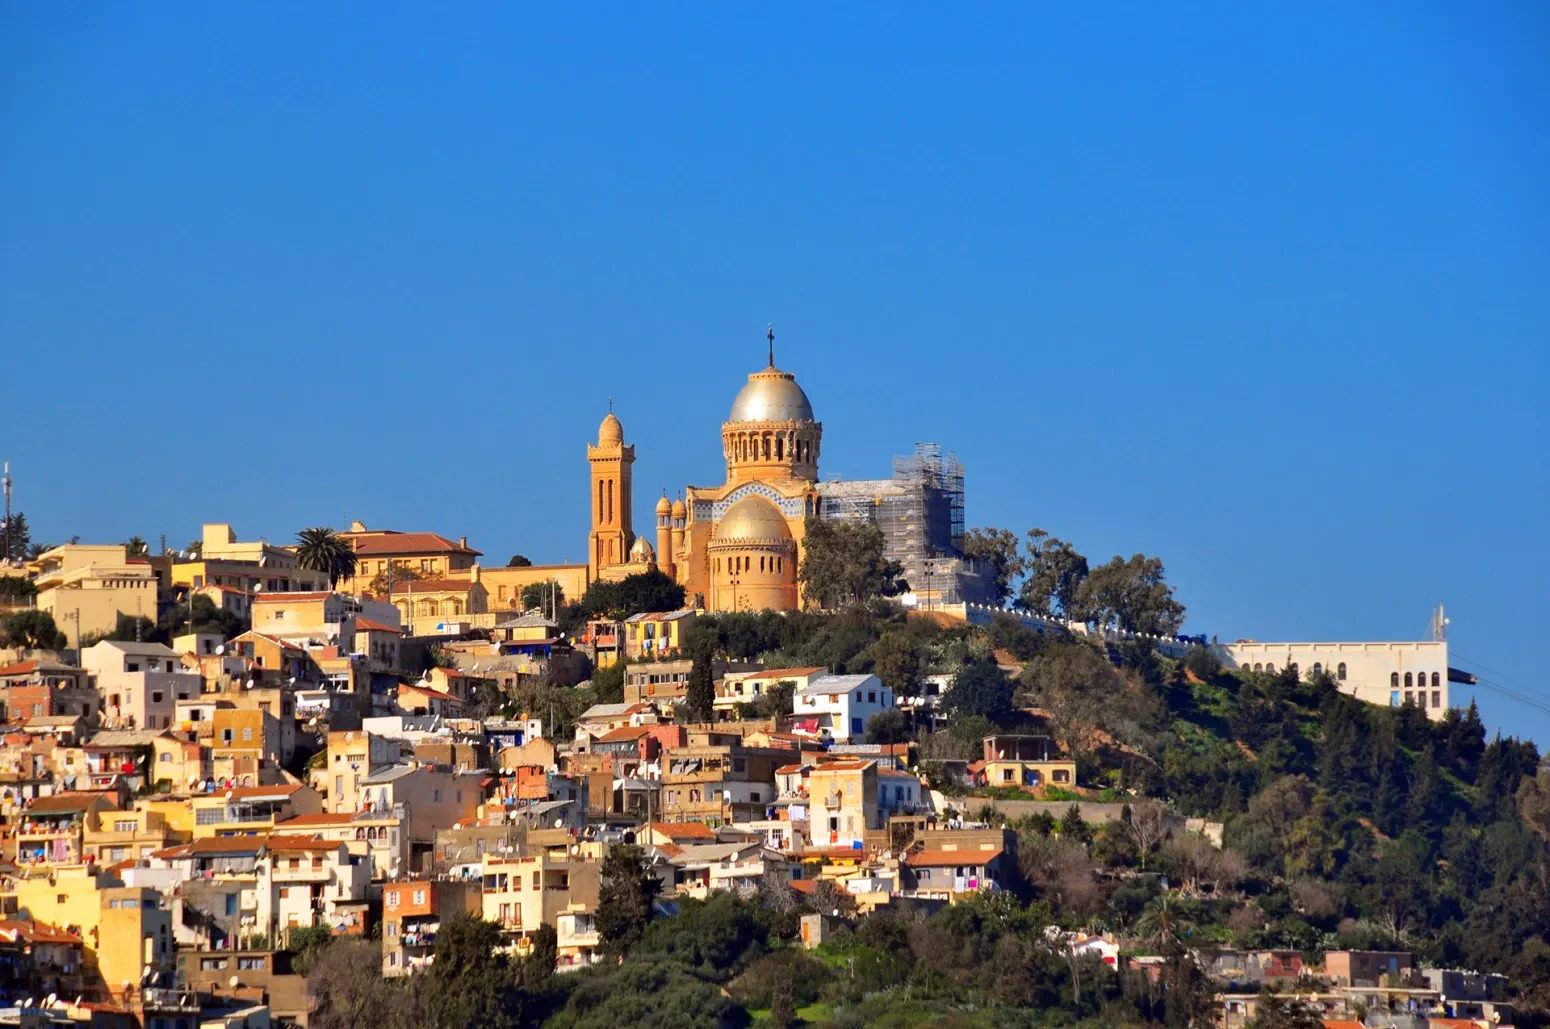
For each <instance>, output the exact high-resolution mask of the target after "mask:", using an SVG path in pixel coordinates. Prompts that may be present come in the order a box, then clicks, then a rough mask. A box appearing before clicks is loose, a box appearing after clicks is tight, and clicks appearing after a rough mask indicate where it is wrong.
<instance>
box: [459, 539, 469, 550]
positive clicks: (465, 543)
mask: <svg viewBox="0 0 1550 1029" xmlns="http://www.w3.org/2000/svg"><path fill="white" fill-rule="evenodd" d="M457 545H458V546H460V547H462V548H463V549H464V550H467V549H468V537H467V536H459V537H458V538H457Z"/></svg>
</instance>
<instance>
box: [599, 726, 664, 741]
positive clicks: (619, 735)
mask: <svg viewBox="0 0 1550 1029" xmlns="http://www.w3.org/2000/svg"><path fill="white" fill-rule="evenodd" d="M653 728H655V726H650V725H621V726H620V727H619V728H617V729H614V730H612V731H611V732H606V733H604V734H603V735H601V736H599V737H598V738H597V741H598V742H599V743H620V742H622V741H624V740H638V739H640V738H641V737H642V736H646V735H649V734H650V733H651V730H652V729H653Z"/></svg>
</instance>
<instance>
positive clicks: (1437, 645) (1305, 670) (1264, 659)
mask: <svg viewBox="0 0 1550 1029" xmlns="http://www.w3.org/2000/svg"><path fill="white" fill-rule="evenodd" d="M1213 649H1214V651H1215V652H1216V654H1217V656H1218V657H1220V658H1221V659H1222V662H1223V663H1224V664H1226V665H1227V667H1228V668H1240V669H1249V670H1255V669H1260V670H1266V669H1268V668H1269V667H1270V666H1272V665H1273V666H1274V667H1275V670H1276V671H1278V672H1279V671H1282V670H1284V669H1285V668H1286V666H1287V665H1289V664H1295V665H1297V670H1298V672H1299V673H1300V674H1301V675H1302V677H1303V678H1305V679H1306V678H1308V677H1309V676H1311V675H1312V674H1313V668H1314V666H1315V665H1319V666H1322V667H1323V669H1324V670H1325V671H1327V672H1329V674H1330V675H1331V676H1333V677H1334V678H1335V685H1337V686H1339V687H1340V691H1341V692H1342V693H1349V694H1350V695H1352V696H1353V697H1356V698H1357V699H1358V700H1364V701H1366V702H1367V703H1369V704H1378V705H1380V706H1383V707H1389V706H1397V705H1398V704H1403V703H1405V701H1406V699H1407V697H1408V699H1411V700H1413V701H1414V702H1415V703H1417V704H1422V703H1424V705H1425V710H1426V715H1427V717H1428V718H1441V717H1442V716H1443V713H1444V712H1446V711H1447V709H1448V708H1449V707H1450V706H1451V704H1452V701H1451V699H1450V696H1449V692H1448V644H1447V643H1446V642H1445V641H1442V642H1433V641H1418V642H1413V643H1225V644H1219V645H1218V646H1216V647H1214V648H1213ZM1341 665H1344V666H1345V677H1344V678H1341V677H1340V666H1341ZM1396 675H1397V676H1399V680H1398V681H1399V685H1398V686H1397V687H1395V685H1394V676H1396ZM1407 675H1408V676H1410V677H1411V679H1410V682H1409V683H1407V682H1406V679H1405V677H1406V676H1407ZM1434 675H1435V677H1436V683H1437V684H1436V685H1435V686H1434V685H1432V682H1433V676H1434ZM1417 676H1425V677H1426V687H1425V689H1424V690H1422V689H1421V688H1420V687H1419V686H1418V685H1416V677H1417ZM1407 686H1408V689H1407ZM1396 688H1397V690H1398V698H1397V700H1396V698H1395V696H1394V691H1395V690H1396Z"/></svg>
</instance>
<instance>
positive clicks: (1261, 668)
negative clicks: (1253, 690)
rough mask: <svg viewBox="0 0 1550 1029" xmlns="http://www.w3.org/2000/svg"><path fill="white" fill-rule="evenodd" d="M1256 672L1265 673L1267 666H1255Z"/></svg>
mask: <svg viewBox="0 0 1550 1029" xmlns="http://www.w3.org/2000/svg"><path fill="white" fill-rule="evenodd" d="M1254 670H1255V671H1256V672H1263V671H1264V670H1265V666H1264V665H1258V664H1257V665H1255V666H1254Z"/></svg>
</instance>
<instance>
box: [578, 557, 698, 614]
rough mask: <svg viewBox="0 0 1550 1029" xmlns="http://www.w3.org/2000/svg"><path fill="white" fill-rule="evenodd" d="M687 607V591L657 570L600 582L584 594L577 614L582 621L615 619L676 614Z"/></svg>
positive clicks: (595, 583)
mask: <svg viewBox="0 0 1550 1029" xmlns="http://www.w3.org/2000/svg"><path fill="white" fill-rule="evenodd" d="M683 606H684V588H683V585H682V584H681V583H678V582H674V581H673V580H672V579H671V578H669V577H668V576H667V575H665V574H664V573H663V572H661V571H660V570H658V569H652V570H651V571H649V572H641V573H640V574H638V575H626V576H625V577H624V578H622V579H620V580H619V581H618V582H608V581H607V580H604V579H598V580H597V581H595V582H593V583H592V585H590V586H588V587H587V591H586V593H584V594H582V596H581V601H580V607H579V610H578V614H580V615H581V616H582V617H583V618H597V617H608V618H613V619H616V620H622V619H625V618H628V617H629V616H630V615H635V614H641V613H645V612H654V611H677V610H678V609H679V608H681V607H683Z"/></svg>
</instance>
